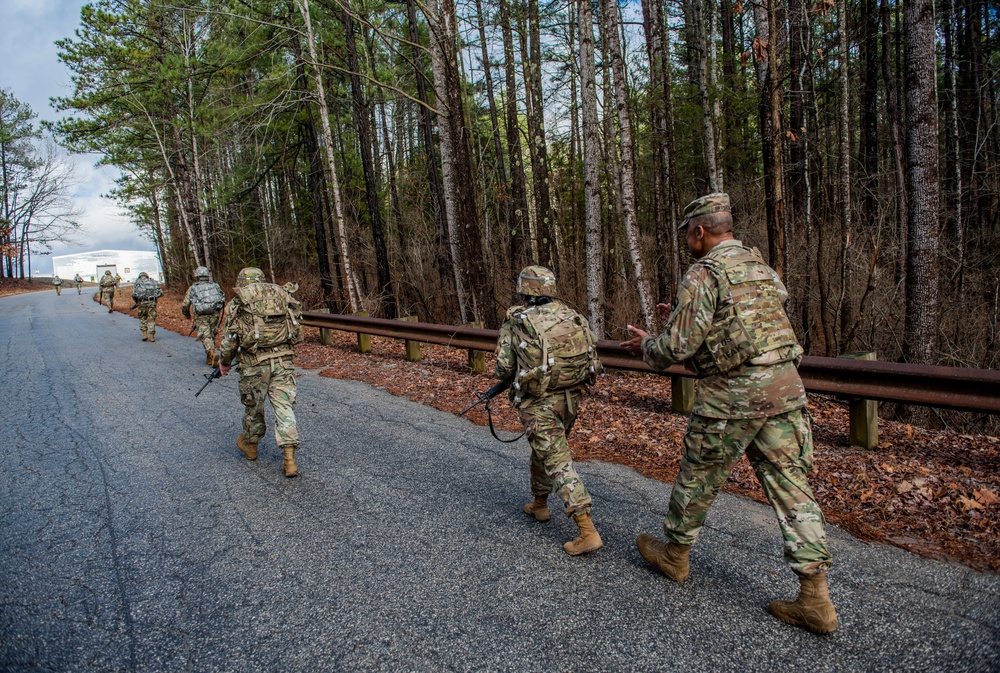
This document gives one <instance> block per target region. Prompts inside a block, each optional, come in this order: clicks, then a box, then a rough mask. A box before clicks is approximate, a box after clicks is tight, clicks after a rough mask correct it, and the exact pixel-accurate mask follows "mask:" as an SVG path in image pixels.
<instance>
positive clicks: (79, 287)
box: [73, 274, 83, 294]
mask: <svg viewBox="0 0 1000 673" xmlns="http://www.w3.org/2000/svg"><path fill="white" fill-rule="evenodd" d="M73 284H74V285H76V293H77V294H83V277H82V276H81V275H80V274H76V275H75V276H73Z"/></svg>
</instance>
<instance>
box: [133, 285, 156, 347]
mask: <svg viewBox="0 0 1000 673" xmlns="http://www.w3.org/2000/svg"><path fill="white" fill-rule="evenodd" d="M162 294H163V291H162V290H160V284H159V283H157V282H156V281H155V280H153V279H152V278H150V277H149V274H148V273H146V272H145V271H143V272H142V273H140V274H139V277H138V278H137V279H136V281H135V284H133V285H132V301H134V302H135V303H136V304H137V310H136V317H138V318H139V331H140V332H142V340H143V341H146V340H147V339H148V340H149V343H155V342H156V300H157V299H158V298H159V297H160V296H162Z"/></svg>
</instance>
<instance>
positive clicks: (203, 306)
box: [191, 281, 226, 315]
mask: <svg viewBox="0 0 1000 673" xmlns="http://www.w3.org/2000/svg"><path fill="white" fill-rule="evenodd" d="M225 305H226V295H225V294H224V293H223V292H222V288H221V287H219V284H218V283H211V282H206V281H202V282H199V283H195V284H194V285H192V286H191V308H192V309H193V310H194V314H195V315H209V314H211V313H218V312H219V311H221V310H222V309H223V307H224V306H225Z"/></svg>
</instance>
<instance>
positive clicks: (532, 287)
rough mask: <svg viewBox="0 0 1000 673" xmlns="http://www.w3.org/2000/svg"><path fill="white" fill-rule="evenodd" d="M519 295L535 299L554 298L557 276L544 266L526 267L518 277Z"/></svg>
mask: <svg viewBox="0 0 1000 673" xmlns="http://www.w3.org/2000/svg"><path fill="white" fill-rule="evenodd" d="M517 293H518V294H523V295H529V296H534V297H554V296H556V275H555V274H554V273H552V271H551V270H550V269H546V268H545V267H544V266H528V267H525V268H524V269H523V270H522V271H521V273H520V274H518V276H517Z"/></svg>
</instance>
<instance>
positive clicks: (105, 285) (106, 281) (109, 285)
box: [99, 269, 115, 313]
mask: <svg viewBox="0 0 1000 673" xmlns="http://www.w3.org/2000/svg"><path fill="white" fill-rule="evenodd" d="M99 286H100V288H101V301H102V302H104V303H105V305H106V306H107V307H108V313H111V312H112V311H113V310H115V279H114V277H113V276H112V275H111V269H108V270H106V271H105V272H104V275H103V276H101V282H100V284H99Z"/></svg>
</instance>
